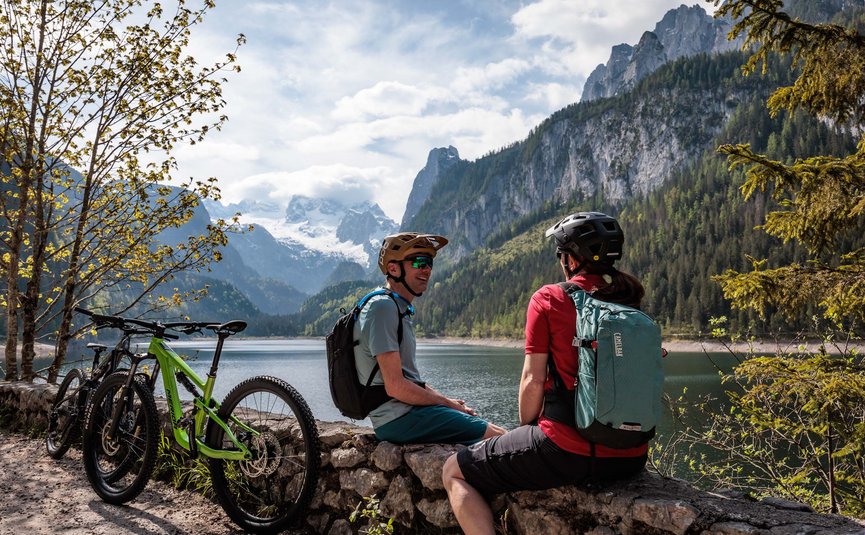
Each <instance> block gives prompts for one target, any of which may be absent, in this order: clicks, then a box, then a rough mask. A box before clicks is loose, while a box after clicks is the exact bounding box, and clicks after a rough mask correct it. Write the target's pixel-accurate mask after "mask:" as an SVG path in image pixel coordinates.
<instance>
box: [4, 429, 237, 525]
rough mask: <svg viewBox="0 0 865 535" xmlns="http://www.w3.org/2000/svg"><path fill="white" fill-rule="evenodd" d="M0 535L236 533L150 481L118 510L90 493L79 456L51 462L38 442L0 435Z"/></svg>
mask: <svg viewBox="0 0 865 535" xmlns="http://www.w3.org/2000/svg"><path fill="white" fill-rule="evenodd" d="M0 496H2V498H0V535H22V534H26V535H41V534H58V533H60V534H77V533H81V534H85V533H86V534H97V535H102V534H105V535H107V534H112V535H113V534H126V533H134V534H136V535H140V534H149V533H164V534H177V535H180V534H190V535H193V534H194V535H199V534H201V535H223V534H228V533H242V531H241V530H240V529H239V528H238V527H237V526H236V525H235V524H233V523H232V522H231V520H229V519H228V517H227V516H226V515H225V513H224V512H223V511H222V508H220V507H219V505H217V504H216V503H213V502H211V501H209V500H207V499H206V498H204V497H202V496H200V495H198V494H194V493H192V492H180V491H178V490H176V489H174V488H173V487H171V486H169V485H166V484H164V483H161V482H157V481H151V482H150V483H148V485H147V488H146V489H145V490H144V492H142V493H141V495H140V496H138V498H136V499H135V500H133V501H132V502H130V503H129V504H127V505H124V506H115V505H109V504H107V503H105V502H103V501H102V500H100V499H99V497H98V496H97V495H96V494H95V493H94V492H93V490H91V488H90V484H89V483H88V482H87V476H85V475H84V467H83V466H82V464H81V452H80V451H79V450H76V449H74V448H73V449H70V450H69V452H67V453H66V455H65V456H64V457H63V458H62V459H60V460H59V461H58V460H54V459H52V458H51V457H49V456H48V454H47V453H46V452H45V444H44V441H43V440H41V439H31V438H28V437H26V436H24V435H20V434H14V433H10V432H9V431H8V430H4V429H0Z"/></svg>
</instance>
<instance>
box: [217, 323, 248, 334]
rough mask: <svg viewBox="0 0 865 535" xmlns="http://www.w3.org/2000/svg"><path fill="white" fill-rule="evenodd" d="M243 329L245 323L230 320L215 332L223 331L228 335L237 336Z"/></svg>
mask: <svg viewBox="0 0 865 535" xmlns="http://www.w3.org/2000/svg"><path fill="white" fill-rule="evenodd" d="M244 329H246V322H245V321H243V320H231V321H228V322H225V323H223V324H222V325H220V326H219V327H217V328H216V330H217V332H218V331H224V332H227V333H230V334H237V333H239V332H241V331H242V330H244Z"/></svg>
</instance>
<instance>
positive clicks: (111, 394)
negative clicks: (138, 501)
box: [81, 372, 160, 505]
mask: <svg viewBox="0 0 865 535" xmlns="http://www.w3.org/2000/svg"><path fill="white" fill-rule="evenodd" d="M127 377H128V372H118V373H114V374H112V375H110V376H108V377H107V378H106V379H105V380H104V381H102V383H101V384H100V385H99V387H98V388H97V389H96V391H95V392H93V398H92V399H91V401H90V403H89V404H88V409H87V412H88V417H87V425H86V428H85V430H84V439H83V441H82V445H81V449H82V452H83V457H84V470H85V472H86V473H87V479H88V480H89V481H90V485H91V486H92V487H93V490H95V491H96V494H98V495H99V497H100V498H102V499H103V500H104V501H106V502H108V503H111V504H115V505H118V504H122V503H126V502H128V501H130V500H132V499H134V498H135V497H136V496H138V495H139V494H140V493H141V491H142V490H144V487H145V486H146V485H147V481H148V480H149V479H150V475H151V474H152V473H153V467H154V464H155V462H156V450H157V443H158V440H159V431H160V430H159V415H158V413H157V410H156V402H155V401H154V399H153V393H152V392H151V391H150V389H149V388H148V387H147V385H146V384H145V382H144V379H142V378H141V377H135V379H134V380H133V381H132V385H131V388H130V390H129V392H128V394H127V395H126V396H123V395H122V391H123V385H124V384H125V383H126V379H127ZM118 404H119V406H120V419H119V425H118V426H117V431H116V432H115V433H114V434H113V435H112V434H111V433H110V427H111V416H112V414H113V412H114V410H115V407H117V406H118Z"/></svg>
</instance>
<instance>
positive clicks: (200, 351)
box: [67, 338, 735, 434]
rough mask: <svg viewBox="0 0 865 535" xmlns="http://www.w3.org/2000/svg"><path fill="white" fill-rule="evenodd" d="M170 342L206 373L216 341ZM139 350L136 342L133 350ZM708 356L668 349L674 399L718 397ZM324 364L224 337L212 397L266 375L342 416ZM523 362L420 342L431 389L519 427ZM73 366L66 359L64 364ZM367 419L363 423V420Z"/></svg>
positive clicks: (264, 343) (308, 342)
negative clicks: (519, 394) (332, 392)
mask: <svg viewBox="0 0 865 535" xmlns="http://www.w3.org/2000/svg"><path fill="white" fill-rule="evenodd" d="M170 345H171V347H172V348H174V350H175V351H177V352H178V353H179V354H181V355H186V356H188V357H189V358H188V361H187V362H188V363H189V365H190V366H191V367H192V369H193V370H194V371H195V372H196V373H197V374H199V375H200V376H202V377H204V376H205V375H206V374H207V372H208V370H209V368H210V361H211V358H212V357H213V351H214V349H215V347H216V340H215V339H206V338H197V339H190V340H183V341H175V342H172V343H171V344H170ZM143 350H144V348H143V346H142V347H140V348H139V349H137V350H136V351H143ZM709 357H711V358H709ZM709 357H707V355H705V354H703V353H670V354H669V355H668V356H667V358H666V359H665V361H664V369H665V374H666V380H665V391H666V392H667V393H668V394H670V395H671V396H673V397H678V396H679V395H680V394H681V393H682V390H683V389H684V388H687V389H688V395H689V397H691V398H693V397H694V396H696V395H701V394H713V395H715V396H722V394H723V388H722V386H721V384H720V380H719V377H718V370H717V368H716V366H719V367H720V368H721V369H723V370H725V371H726V370H729V369H730V368H731V367H732V366H733V365H734V364H735V361H734V360H733V358H732V357H731V356H730V355H728V354H724V353H717V354H711V355H709ZM325 362H326V357H325V350H324V340H321V339H299V340H242V339H238V340H231V339H229V341H228V342H226V344H225V346H224V348H223V354H222V358H221V360H220V365H219V378H218V379H217V385H216V389H215V391H214V395H215V397H216V398H217V399H219V400H221V399H222V398H224V397H225V395H226V394H227V393H228V391H229V390H230V389H231V388H232V387H234V385H236V384H238V383H240V382H241V381H243V380H244V379H246V378H248V377H252V376H254V375H272V376H275V377H278V378H280V379H283V380H285V381H287V382H288V383H290V384H291V385H292V386H294V387H295V388H296V389H297V390H298V391H299V392H300V393H301V395H302V396H303V397H304V399H306V401H307V403H308V404H309V406H310V408H311V409H312V412H313V414H314V415H315V417H316V418H317V419H319V420H325V421H335V420H345V418H344V417H342V415H340V414H339V412H338V411H337V410H336V408H335V407H334V406H333V403H332V402H331V399H330V389H329V387H328V384H327V370H326V364H325ZM87 364H89V361H88V363H87ZM87 364H84V365H85V366H86V365H87ZM79 365H80V364H79ZM522 365H523V352H522V350H521V349H518V348H502V347H485V346H466V345H443V344H425V343H423V342H421V343H419V344H418V366H419V368H420V371H421V374H422V376H423V378H424V380H425V381H427V382H428V383H429V384H430V386H432V387H433V388H435V389H436V390H438V391H439V392H441V393H443V394H445V395H447V396H450V397H453V398H458V399H463V400H465V401H466V403H467V404H468V405H469V406H471V407H474V408H475V409H476V410H477V412H478V414H479V415H480V416H482V417H484V418H486V419H487V420H489V421H491V422H494V423H497V424H499V425H502V426H504V427H506V428H509V429H510V428H513V427H516V426H517V424H518V415H517V389H518V385H519V378H520V373H521V371H522ZM71 366H72V365H71V364H68V365H67V368H68V367H71ZM179 389H180V391H181V397H182V398H184V399H191V396H190V395H189V394H188V393H186V391H185V390H184V389H183V387H179ZM160 395H163V389H162V386H161V384H160V385H159V386H158V388H157V396H160ZM365 423H366V424H367V425H369V422H368V421H366V422H365ZM671 425H672V424H671V422H670V421H669V418H668V417H667V416H666V415H665V420H664V422H663V423H662V426H661V427H662V428H661V429H659V430H658V431H659V434H664V433H665V431H667V430H669V429H670V426H671Z"/></svg>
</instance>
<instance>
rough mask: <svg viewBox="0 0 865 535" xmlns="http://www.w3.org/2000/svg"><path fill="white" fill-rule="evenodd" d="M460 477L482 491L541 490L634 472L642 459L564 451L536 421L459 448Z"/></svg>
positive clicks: (641, 467)
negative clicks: (593, 455)
mask: <svg viewBox="0 0 865 535" xmlns="http://www.w3.org/2000/svg"><path fill="white" fill-rule="evenodd" d="M457 462H458V463H459V466H460V470H461V471H462V473H463V478H465V480H466V482H468V483H469V484H470V485H471V486H473V487H474V488H476V489H478V490H479V491H480V492H481V493H482V494H484V495H486V496H492V495H493V494H498V493H501V492H512V491H518V490H542V489H549V488H554V487H561V486H563V485H572V484H579V483H583V482H586V481H587V480H590V479H591V480H614V479H622V478H627V477H631V476H634V475H636V474H638V473H639V472H640V471H642V470H643V467H644V466H645V465H646V456H645V455H643V456H641V457H622V458H619V457H595V458H592V457H586V456H584V455H577V454H575V453H571V452H569V451H565V450H563V449H561V448H560V447H558V446H556V444H555V443H554V442H553V441H552V440H550V439H549V438H547V436H546V435H545V434H544V432H543V431H541V429H540V428H539V427H538V426H536V425H524V426H522V427H518V428H517V429H514V430H513V431H509V432H508V433H506V434H504V435H502V436H498V437H493V438H490V439H487V440H484V441H481V442H478V443H477V444H474V445H472V446H470V447H468V448H466V449H464V450H462V451H460V452H459V453H458V454H457Z"/></svg>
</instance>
